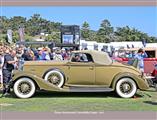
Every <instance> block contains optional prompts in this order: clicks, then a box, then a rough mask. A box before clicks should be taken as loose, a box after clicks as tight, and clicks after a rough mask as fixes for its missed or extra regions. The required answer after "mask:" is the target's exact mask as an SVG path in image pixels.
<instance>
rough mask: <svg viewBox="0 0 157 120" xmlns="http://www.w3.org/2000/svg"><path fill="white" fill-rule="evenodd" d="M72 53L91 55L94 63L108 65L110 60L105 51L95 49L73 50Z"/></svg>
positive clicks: (110, 62)
mask: <svg viewBox="0 0 157 120" xmlns="http://www.w3.org/2000/svg"><path fill="white" fill-rule="evenodd" d="M73 53H88V54H90V55H91V56H92V58H93V60H94V63H96V64H101V65H110V64H112V60H111V58H110V57H109V55H108V54H107V53H106V52H102V51H96V50H79V51H73Z"/></svg>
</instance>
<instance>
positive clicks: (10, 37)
mask: <svg viewBox="0 0 157 120" xmlns="http://www.w3.org/2000/svg"><path fill="white" fill-rule="evenodd" d="M7 37H8V43H12V41H13V37H12V30H11V29H8V30H7Z"/></svg>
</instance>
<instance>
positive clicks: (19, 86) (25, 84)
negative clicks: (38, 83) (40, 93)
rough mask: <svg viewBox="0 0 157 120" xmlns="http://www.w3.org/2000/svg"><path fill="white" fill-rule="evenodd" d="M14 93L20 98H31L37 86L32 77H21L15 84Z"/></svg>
mask: <svg viewBox="0 0 157 120" xmlns="http://www.w3.org/2000/svg"><path fill="white" fill-rule="evenodd" d="M13 90H14V93H15V95H16V96H17V97H19V98H30V97H32V96H33V95H34V93H35V90H36V87H35V84H34V82H33V81H32V80H31V79H30V78H26V77H23V78H20V79H18V80H17V81H16V82H15V84H14V86H13Z"/></svg>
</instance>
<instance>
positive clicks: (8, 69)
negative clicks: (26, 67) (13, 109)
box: [2, 50, 17, 96]
mask: <svg viewBox="0 0 157 120" xmlns="http://www.w3.org/2000/svg"><path fill="white" fill-rule="evenodd" d="M15 56H16V51H15V50H10V51H9V50H7V51H6V54H5V55H4V65H3V68H2V73H3V85H4V86H3V94H2V96H7V95H8V94H9V92H10V90H9V82H10V80H11V74H12V70H13V69H14V67H15V64H16V62H17V60H14V57H15Z"/></svg>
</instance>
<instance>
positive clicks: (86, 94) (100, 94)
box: [34, 91, 143, 98]
mask: <svg viewBox="0 0 157 120" xmlns="http://www.w3.org/2000/svg"><path fill="white" fill-rule="evenodd" d="M135 96H136V97H137V98H141V97H143V96H142V95H139V94H136V95H135ZM34 97H36V98H51V97H58V98H59V97H67V98H68V97H69V98H70V97H88V98H89V97H91V98H93V97H96V98H107V97H112V98H120V97H119V96H118V95H117V94H116V93H115V92H47V91H40V92H36V94H35V96H34Z"/></svg>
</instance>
